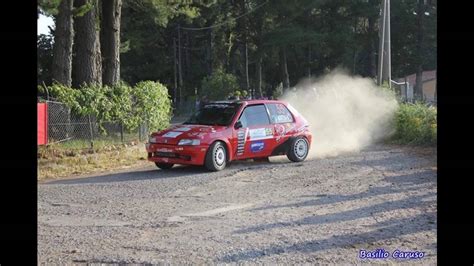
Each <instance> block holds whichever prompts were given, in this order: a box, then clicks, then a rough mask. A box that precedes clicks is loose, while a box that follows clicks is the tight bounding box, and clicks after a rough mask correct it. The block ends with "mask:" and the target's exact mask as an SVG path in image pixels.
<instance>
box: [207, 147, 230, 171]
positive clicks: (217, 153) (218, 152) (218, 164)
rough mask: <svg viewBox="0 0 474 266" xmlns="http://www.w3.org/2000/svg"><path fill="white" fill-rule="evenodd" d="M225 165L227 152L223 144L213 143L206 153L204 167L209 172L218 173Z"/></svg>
mask: <svg viewBox="0 0 474 266" xmlns="http://www.w3.org/2000/svg"><path fill="white" fill-rule="evenodd" d="M226 164H227V150H226V147H225V145H224V143H222V142H220V141H216V142H214V143H213V144H212V145H211V146H210V147H209V150H208V151H207V154H206V160H205V162H204V165H205V166H206V168H207V169H209V170H211V171H220V170H222V169H224V168H225V166H226Z"/></svg>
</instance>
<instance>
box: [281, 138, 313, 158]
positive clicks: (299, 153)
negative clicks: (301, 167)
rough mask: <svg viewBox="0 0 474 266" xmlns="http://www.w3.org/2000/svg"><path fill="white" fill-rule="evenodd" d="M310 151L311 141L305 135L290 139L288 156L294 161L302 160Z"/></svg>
mask: <svg viewBox="0 0 474 266" xmlns="http://www.w3.org/2000/svg"><path fill="white" fill-rule="evenodd" d="M308 153H309V143H308V140H307V139H306V138H304V137H296V138H293V139H292V140H291V141H290V145H289V147H288V152H287V153H286V156H287V157H288V159H290V161H292V162H302V161H304V160H305V159H306V157H307V156H308Z"/></svg>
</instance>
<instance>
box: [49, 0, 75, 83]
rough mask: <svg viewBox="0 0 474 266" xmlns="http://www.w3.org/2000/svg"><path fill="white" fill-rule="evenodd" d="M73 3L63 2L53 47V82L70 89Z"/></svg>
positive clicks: (63, 0)
mask: <svg viewBox="0 0 474 266" xmlns="http://www.w3.org/2000/svg"><path fill="white" fill-rule="evenodd" d="M72 1H73V0H62V1H61V3H60V5H59V13H58V15H57V17H56V30H55V32H54V47H53V66H52V72H53V73H52V74H53V81H56V82H59V83H61V84H63V85H65V86H68V87H70V86H71V83H72V80H71V73H72V42H73V40H74V29H73V19H72V6H73V5H72Z"/></svg>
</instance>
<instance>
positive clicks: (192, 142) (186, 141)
mask: <svg viewBox="0 0 474 266" xmlns="http://www.w3.org/2000/svg"><path fill="white" fill-rule="evenodd" d="M199 144H201V141H200V140H198V139H182V140H180V141H179V142H178V145H199Z"/></svg>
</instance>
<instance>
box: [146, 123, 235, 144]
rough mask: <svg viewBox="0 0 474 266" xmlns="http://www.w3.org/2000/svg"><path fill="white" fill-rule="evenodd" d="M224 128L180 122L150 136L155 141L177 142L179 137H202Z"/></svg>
mask: <svg viewBox="0 0 474 266" xmlns="http://www.w3.org/2000/svg"><path fill="white" fill-rule="evenodd" d="M225 128H226V127H225V126H205V125H184V124H181V125H174V126H171V127H169V128H167V129H165V130H162V131H159V132H155V133H153V134H152V135H151V137H153V138H155V141H154V142H155V143H164V144H178V142H179V141H180V140H181V139H204V138H205V137H206V136H208V135H209V134H211V133H215V132H219V131H222V130H223V129H225Z"/></svg>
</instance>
